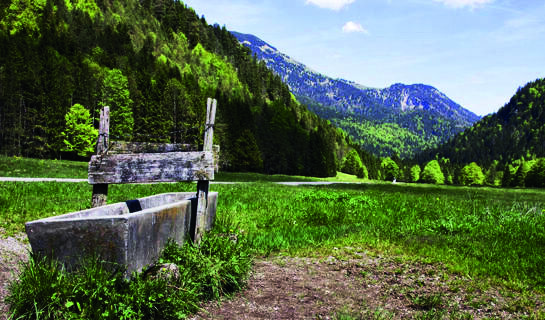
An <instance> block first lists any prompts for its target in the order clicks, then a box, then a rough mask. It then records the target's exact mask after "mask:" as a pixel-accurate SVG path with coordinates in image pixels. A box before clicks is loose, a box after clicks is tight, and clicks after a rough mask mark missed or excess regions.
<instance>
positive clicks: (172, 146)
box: [108, 141, 220, 154]
mask: <svg viewBox="0 0 545 320" xmlns="http://www.w3.org/2000/svg"><path fill="white" fill-rule="evenodd" d="M219 148H220V147H219V146H218V145H214V146H213V147H212V151H213V152H216V153H219ZM199 150H202V146H201V148H199V146H197V145H193V144H182V143H156V142H128V141H112V142H111V143H110V145H109V147H108V154H131V153H166V152H186V151H199Z"/></svg>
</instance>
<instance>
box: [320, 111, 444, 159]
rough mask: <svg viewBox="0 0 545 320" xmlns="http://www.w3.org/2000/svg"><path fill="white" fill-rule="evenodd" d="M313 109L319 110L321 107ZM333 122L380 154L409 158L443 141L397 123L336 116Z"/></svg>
mask: <svg viewBox="0 0 545 320" xmlns="http://www.w3.org/2000/svg"><path fill="white" fill-rule="evenodd" d="M313 110H315V111H316V112H317V111H319V109H313ZM322 112H323V111H322ZM324 116H325V114H324ZM332 122H333V123H334V124H335V125H337V126H339V127H340V128H343V130H346V132H348V133H349V134H350V135H351V136H352V137H353V139H354V141H355V142H357V143H359V144H361V145H362V146H363V148H364V149H366V150H369V151H371V152H373V153H374V154H377V155H380V156H386V155H388V154H392V153H393V152H396V153H398V154H400V155H401V157H403V158H407V157H411V156H414V155H415V153H416V152H418V151H420V150H423V149H426V148H432V147H434V146H437V145H438V144H439V143H440V142H441V139H440V137H439V136H435V135H430V136H427V137H424V136H422V135H420V134H416V133H414V132H413V131H411V130H409V129H407V128H403V127H401V126H399V125H398V124H397V123H390V122H388V123H373V122H370V121H367V120H362V119H356V118H351V117H347V118H343V119H336V118H335V119H332Z"/></svg>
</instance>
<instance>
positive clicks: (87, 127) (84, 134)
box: [62, 103, 98, 157]
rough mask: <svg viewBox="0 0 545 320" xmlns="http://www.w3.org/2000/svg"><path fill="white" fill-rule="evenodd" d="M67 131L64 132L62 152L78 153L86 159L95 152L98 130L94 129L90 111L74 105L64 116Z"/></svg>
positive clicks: (79, 105)
mask: <svg viewBox="0 0 545 320" xmlns="http://www.w3.org/2000/svg"><path fill="white" fill-rule="evenodd" d="M64 119H65V120H66V129H65V130H64V131H63V132H62V136H63V137H64V140H63V141H64V148H63V149H62V151H67V152H76V153H77V154H78V155H80V156H82V157H85V156H87V155H89V154H90V153H92V152H93V151H94V146H95V144H96V139H97V137H98V130H97V129H95V128H94V127H93V123H92V121H91V116H90V114H89V110H87V109H85V108H84V107H83V106H82V105H81V104H78V103H76V104H74V105H73V106H72V107H71V108H70V111H68V113H67V114H66V115H65V116H64Z"/></svg>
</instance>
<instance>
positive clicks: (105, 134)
mask: <svg viewBox="0 0 545 320" xmlns="http://www.w3.org/2000/svg"><path fill="white" fill-rule="evenodd" d="M109 142H110V107H108V106H105V107H104V108H103V109H102V110H100V123H99V129H98V143H97V155H99V156H100V155H104V154H105V153H106V151H107V150H108V143H109ZM107 200H108V185H107V184H94V185H93V198H92V206H93V208H96V207H100V206H103V205H105V204H106V201H107Z"/></svg>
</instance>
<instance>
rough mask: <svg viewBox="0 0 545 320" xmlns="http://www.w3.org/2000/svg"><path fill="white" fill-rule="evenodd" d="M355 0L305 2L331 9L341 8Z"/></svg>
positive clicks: (314, 0)
mask: <svg viewBox="0 0 545 320" xmlns="http://www.w3.org/2000/svg"><path fill="white" fill-rule="evenodd" d="M354 1H356V0H307V1H306V4H309V3H310V4H313V5H315V6H318V7H320V8H324V9H331V10H336V11H338V10H341V9H342V8H343V7H344V6H347V5H349V4H351V3H353V2H354Z"/></svg>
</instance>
